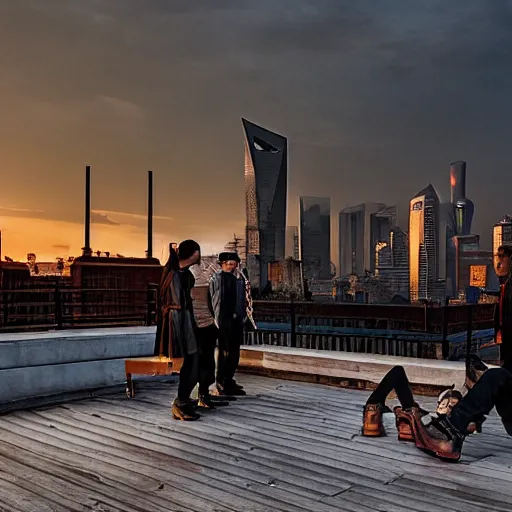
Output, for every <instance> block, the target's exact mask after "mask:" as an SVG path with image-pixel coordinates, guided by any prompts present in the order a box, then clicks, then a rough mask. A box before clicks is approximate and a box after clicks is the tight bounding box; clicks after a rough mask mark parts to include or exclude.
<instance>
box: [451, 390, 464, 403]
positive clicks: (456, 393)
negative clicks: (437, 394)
mask: <svg viewBox="0 0 512 512" xmlns="http://www.w3.org/2000/svg"><path fill="white" fill-rule="evenodd" d="M450 398H455V399H456V400H458V401H459V402H460V401H461V400H462V393H461V392H460V391H457V390H456V389H455V390H453V391H452V392H451V397H450Z"/></svg>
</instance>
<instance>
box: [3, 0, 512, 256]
mask: <svg viewBox="0 0 512 512" xmlns="http://www.w3.org/2000/svg"><path fill="white" fill-rule="evenodd" d="M511 62H512V5H511V2H509V1H506V0H492V1H490V0H464V1H460V2H446V1H445V0H425V1H423V2H411V1H410V0H361V1H357V2H356V1H354V0H332V1H331V0H258V1H257V2H255V1H248V0H145V1H141V0H0V69H1V72H2V79H1V80H0V106H1V109H0V112H1V115H2V118H1V122H0V173H1V177H2V182H1V187H0V229H1V230H2V238H3V254H4V255H8V256H10V257H13V258H15V259H22V258H24V257H25V255H26V253H27V252H29V251H30V252H36V253H37V255H38V259H53V258H54V257H55V256H63V255H66V254H73V255H77V254H79V252H80V248H81V247H82V245H83V225H82V222H83V194H84V193H83V191H84V185H83V178H84V168H85V165H86V164H91V165H92V191H93V196H92V206H93V209H94V210H95V213H94V219H93V220H94V221H95V222H94V224H93V231H92V239H91V242H92V246H93V249H94V250H97V249H100V250H102V251H107V250H110V251H111V252H112V253H114V254H115V253H121V254H124V255H133V256H137V255H143V254H144V250H145V248H146V235H145V222H146V221H145V211H146V178H147V170H148V169H152V170H153V171H154V180H155V215H157V216H158V217H159V218H157V219H155V242H154V245H155V250H154V252H155V256H157V257H160V255H161V253H162V249H163V248H165V247H166V246H167V243H168V242H169V241H171V240H177V241H179V240H180V239H183V238H184V237H193V238H196V239H197V240H198V241H199V242H201V243H202V244H203V245H204V246H205V252H208V251H210V250H211V251H214V250H218V249H221V248H222V246H223V245H224V243H225V242H226V241H227V240H228V239H229V238H230V237H232V235H233V233H234V232H236V233H237V234H242V233H243V226H244V223H245V214H244V195H243V190H244V188H243V185H244V184H243V150H244V148H243V133H242V127H241V122H240V118H241V117H242V116H243V117H245V118H247V119H249V120H251V121H253V122H255V123H258V124H261V125H262V126H265V127H267V128H269V129H271V130H274V131H277V132H279V133H281V134H283V135H285V136H287V137H288V139H289V151H290V156H289V163H290V167H289V198H290V201H289V224H296V223H297V217H298V215H297V213H298V197H299V195H309V196H314V195H317V196H330V197H331V204H332V213H333V233H334V234H335V233H336V231H337V214H338V212H339V210H340V209H342V208H344V207H345V206H349V205H354V204H358V203H360V202H363V201H383V202H387V203H398V205H399V211H400V212H401V214H400V219H401V224H402V227H404V228H406V227H407V226H406V214H407V210H406V208H407V202H408V200H409V199H410V198H411V197H412V196H413V195H414V194H415V193H416V192H418V191H419V190H421V189H422V188H424V187H425V186H426V185H427V184H428V182H432V183H433V185H434V186H435V187H436V188H437V190H438V191H439V192H440V193H441V196H442V198H444V199H447V198H448V197H449V172H448V169H449V163H450V161H453V160H458V159H464V160H467V162H468V187H467V193H468V196H469V197H470V198H471V199H472V200H473V201H474V202H475V205H476V214H475V222H474V231H475V232H477V233H480V234H481V236H482V241H483V245H484V246H487V247H489V246H490V239H491V227H492V224H493V223H494V222H496V221H497V220H499V219H500V218H501V217H502V215H503V214H505V213H510V212H511V211H512V204H511V203H512V201H511V199H510V195H511V191H512V173H511V172H510V169H509V167H510V164H509V161H510V134H511V128H510V123H511V119H512V100H511V99H510V91H511V90H512V66H511ZM336 248H337V237H336V236H335V237H334V238H333V251H336Z"/></svg>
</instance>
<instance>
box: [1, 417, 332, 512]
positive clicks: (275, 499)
mask: <svg viewBox="0 0 512 512" xmlns="http://www.w3.org/2000/svg"><path fill="white" fill-rule="evenodd" d="M17 414H21V413H17ZM13 416H14V417H9V419H6V420H5V423H11V424H12V426H13V428H20V427H22V425H24V424H25V425H26V424H27V422H26V420H25V421H24V420H23V418H19V417H16V416H17V415H13ZM4 428H6V427H5V425H4ZM28 429H30V431H31V435H37V436H40V435H42V436H43V437H45V438H46V442H49V441H48V438H49V437H50V436H51V437H52V438H53V439H52V442H56V441H57V444H59V445H65V446H67V448H68V449H69V450H70V451H73V450H76V449H77V448H79V447H80V449H81V450H84V449H85V450H88V451H91V450H94V455H95V458H97V459H99V458H101V459H102V460H108V462H109V463H110V464H115V465H120V466H122V467H131V468H134V467H137V471H138V472H140V473H142V474H147V473H148V472H149V473H152V474H159V475H161V478H165V479H167V478H168V477H169V474H170V473H172V475H173V476H172V479H173V480H174V481H176V482H178V480H179V482H180V485H182V486H186V487H185V488H187V487H188V488H189V489H191V490H192V489H198V487H199V484H200V483H204V484H205V486H206V487H207V488H208V492H206V496H211V495H212V490H215V494H216V496H215V497H216V499H218V497H219V496H222V497H223V498H224V499H225V500H226V501H225V504H231V506H233V505H234V502H235V496H236V494H237V492H239V491H240V489H243V490H245V493H244V494H245V495H247V496H251V498H252V500H253V501H256V503H258V502H259V503H260V504H265V505H267V507H273V509H274V510H286V511H290V510H293V511H295V510H302V509H304V510H311V511H317V512H321V511H325V512H331V511H332V512H334V510H335V509H334V508H333V507H331V506H329V505H323V504H321V503H318V502H315V501H314V500H308V499H307V498H305V497H302V496H297V495H295V494H293V493H291V492H289V491H286V490H281V489H279V488H277V487H272V486H271V485H270V484H268V482H265V486H266V487H261V486H258V482H257V481H256V482H250V481H247V480H246V479H244V478H240V477H238V476H236V475H233V474H231V475H229V479H228V478H226V477H227V475H226V474H220V475H219V474H215V473H214V472H206V475H205V474H204V473H203V471H204V469H203V468H200V467H199V466H198V465H197V464H191V463H190V462H188V461H185V460H182V459H180V458H179V457H176V456H171V455H170V454H166V455H165V457H159V456H158V452H157V451H155V450H154V449H153V450H148V448H145V447H143V446H148V445H147V444H146V443H140V444H139V446H133V445H132V446H130V445H128V443H126V442H122V441H118V440H116V438H115V436H114V437H111V436H109V435H108V434H107V432H106V431H103V432H102V434H101V435H99V434H93V433H92V432H85V430H84V429H82V428H80V427H75V428H72V427H70V428H69V429H65V428H57V427H56V426H55V425H54V426H53V427H50V426H45V425H43V424H41V423H40V422H38V421H37V420H36V419H35V418H31V421H30V424H29V426H28ZM66 430H70V431H72V432H73V433H72V434H71V433H68V432H67V431H66ZM190 446H192V445H188V446H186V447H184V448H185V449H186V448H190ZM228 482H229V483H228ZM267 484H268V485H267ZM263 489H264V490H265V492H263ZM198 494H199V493H198ZM206 496H205V497H206ZM239 501H241V502H242V504H241V507H242V509H244V507H247V503H243V502H244V500H242V499H240V500H239Z"/></svg>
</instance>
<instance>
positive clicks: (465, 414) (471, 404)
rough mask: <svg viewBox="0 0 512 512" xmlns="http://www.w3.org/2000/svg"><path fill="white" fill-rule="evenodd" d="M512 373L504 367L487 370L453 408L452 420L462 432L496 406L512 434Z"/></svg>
mask: <svg viewBox="0 0 512 512" xmlns="http://www.w3.org/2000/svg"><path fill="white" fill-rule="evenodd" d="M511 396H512V373H510V372H509V371H508V370H506V369H504V368H491V369H489V370H487V371H486V372H485V373H484V374H483V375H482V377H481V378H480V380H479V381H478V382H477V383H476V384H475V385H474V386H473V388H472V389H470V390H469V392H468V394H467V395H466V396H465V397H464V398H463V399H462V400H461V401H460V403H458V404H457V405H456V406H455V407H454V408H453V410H452V413H451V415H450V422H451V423H452V425H453V426H454V427H455V428H456V429H457V430H460V431H461V432H463V431H465V430H466V429H467V427H468V425H469V424H470V423H471V422H473V421H479V420H480V419H481V418H482V417H483V416H485V415H486V414H489V412H491V410H492V408H493V407H494V406H496V411H497V413H498V414H499V415H500V417H501V420H502V422H503V426H504V427H505V430H506V431H507V433H508V435H510V436H512V400H511Z"/></svg>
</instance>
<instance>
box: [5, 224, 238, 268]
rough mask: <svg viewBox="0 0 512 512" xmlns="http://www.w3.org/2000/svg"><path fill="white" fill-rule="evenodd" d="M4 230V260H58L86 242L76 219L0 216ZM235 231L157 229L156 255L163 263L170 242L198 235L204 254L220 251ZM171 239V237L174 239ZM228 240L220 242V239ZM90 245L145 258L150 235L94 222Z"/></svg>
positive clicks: (77, 253) (77, 251) (76, 251)
mask: <svg viewBox="0 0 512 512" xmlns="http://www.w3.org/2000/svg"><path fill="white" fill-rule="evenodd" d="M0 231H1V232H2V260H4V259H5V256H8V257H10V258H12V259H13V260H14V261H27V253H35V254H36V257H37V261H55V259H56V258H57V257H63V258H65V257H67V256H75V257H76V256H80V255H81V254H82V247H83V244H84V228H83V226H82V225H81V224H78V223H75V222H65V221H54V220H47V219H38V218H28V217H10V216H0ZM230 237H232V233H226V234H225V235H224V234H217V233H215V234H211V233H208V235H206V236H205V235H200V234H198V233H187V234H183V233H178V232H175V233H174V235H173V236H172V237H171V235H169V234H164V233H158V232H155V233H154V235H153V256H154V257H155V258H158V259H159V260H160V261H161V262H162V263H164V262H165V260H166V259H167V256H168V247H169V242H170V241H174V240H177V241H180V240H182V239H184V238H195V239H196V240H197V241H198V242H199V243H200V245H201V248H202V252H203V254H217V253H218V252H219V251H221V250H223V248H224V244H225V243H226V242H227V241H228V240H229V239H230ZM171 239H172V240H171ZM219 239H220V240H224V239H225V242H222V243H219V241H218V240H219ZM91 246H92V249H93V251H97V250H101V252H105V251H109V252H110V253H111V254H112V255H113V256H114V255H116V254H121V255H123V256H132V257H144V256H145V251H146V246H147V235H146V232H145V230H144V228H138V227H135V226H132V225H122V224H121V225H108V224H96V223H93V224H92V225H91Z"/></svg>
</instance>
